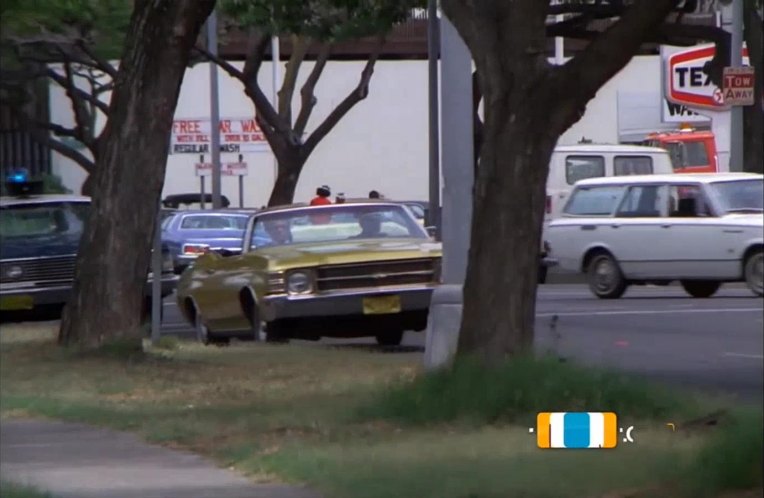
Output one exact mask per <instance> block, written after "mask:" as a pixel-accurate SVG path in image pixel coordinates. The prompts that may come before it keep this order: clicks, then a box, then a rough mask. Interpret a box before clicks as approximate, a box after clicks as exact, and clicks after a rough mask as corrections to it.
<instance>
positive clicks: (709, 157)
mask: <svg viewBox="0 0 764 498" xmlns="http://www.w3.org/2000/svg"><path fill="white" fill-rule="evenodd" d="M642 145H648V146H651V147H661V148H663V149H666V150H667V151H668V152H669V154H670V155H671V162H672V164H673V166H674V172H676V173H718V172H719V156H718V154H717V152H716V138H715V137H714V134H713V133H712V132H711V131H703V130H695V129H693V128H690V127H687V126H682V127H680V129H679V130H675V131H661V132H655V133H650V134H649V135H648V136H647V138H646V139H645V140H644V141H643V142H642Z"/></svg>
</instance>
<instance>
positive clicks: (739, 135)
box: [730, 0, 743, 171]
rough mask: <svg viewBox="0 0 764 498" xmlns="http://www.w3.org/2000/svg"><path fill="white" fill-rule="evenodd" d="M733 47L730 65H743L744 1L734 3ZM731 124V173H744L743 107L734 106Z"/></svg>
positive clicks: (737, 0) (734, 0)
mask: <svg viewBox="0 0 764 498" xmlns="http://www.w3.org/2000/svg"><path fill="white" fill-rule="evenodd" d="M731 41H732V46H731V47H730V49H731V50H732V53H731V54H730V65H731V66H732V67H741V66H742V65H743V0H733V2H732V40H731ZM730 118H731V123H730V171H743V107H742V106H733V107H732V110H731V115H730Z"/></svg>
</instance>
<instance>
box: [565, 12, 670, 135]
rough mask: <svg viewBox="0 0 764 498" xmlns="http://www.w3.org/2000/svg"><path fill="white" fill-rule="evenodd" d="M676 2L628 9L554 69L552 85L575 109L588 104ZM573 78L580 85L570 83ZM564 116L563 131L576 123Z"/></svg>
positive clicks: (660, 22) (655, 29)
mask: <svg viewBox="0 0 764 498" xmlns="http://www.w3.org/2000/svg"><path fill="white" fill-rule="evenodd" d="M676 3H677V0H650V1H649V2H648V1H645V0H642V1H640V2H636V3H634V4H633V5H632V6H631V7H629V8H628V9H626V10H625V11H624V14H623V15H622V16H621V18H620V19H619V20H618V21H617V22H615V23H614V24H613V25H612V26H610V27H609V28H608V29H607V30H606V31H605V32H604V33H602V34H600V35H599V36H598V37H597V38H596V39H594V40H593V41H592V42H591V43H590V44H589V45H588V46H587V47H586V48H585V49H584V50H583V51H582V52H581V53H579V54H578V55H577V56H575V57H574V58H573V59H572V60H571V61H569V62H568V63H567V64H565V65H563V66H555V67H553V68H552V73H551V76H552V78H553V79H554V83H553V84H554V85H555V86H556V87H557V90H558V91H559V94H560V95H565V94H567V95H568V96H569V97H568V103H569V104H571V105H573V106H574V107H576V108H579V109H580V107H582V106H585V105H586V103H587V102H589V100H591V99H592V98H593V97H594V96H595V94H596V93H597V90H599V88H601V87H602V85H604V84H605V83H606V82H607V81H608V80H609V79H610V78H612V77H613V76H615V75H616V74H617V73H618V71H620V70H621V69H623V67H624V66H626V64H627V63H628V62H629V61H630V60H631V58H632V56H633V55H634V54H635V53H636V52H637V51H638V50H639V47H640V46H641V45H642V43H643V41H644V40H645V38H651V37H654V36H655V34H656V32H657V31H658V27H659V26H660V25H661V24H662V23H663V21H664V20H665V19H666V17H667V16H668V14H669V13H670V12H671V11H672V9H673V8H674V6H675V4H676ZM571 81H576V82H577V84H576V85H572V86H571V85H570V82H571ZM563 90H564V91H563ZM562 119H563V122H562V123H557V124H558V126H559V127H560V128H561V129H562V131H564V130H565V129H567V128H568V127H569V126H570V125H571V124H572V122H574V121H572V122H571V121H570V120H571V119H574V118H573V117H572V116H565V117H563V118H562Z"/></svg>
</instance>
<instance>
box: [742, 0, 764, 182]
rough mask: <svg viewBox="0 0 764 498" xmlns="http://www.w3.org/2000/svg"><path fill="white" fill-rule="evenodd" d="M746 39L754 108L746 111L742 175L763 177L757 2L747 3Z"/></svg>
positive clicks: (763, 99) (763, 84)
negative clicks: (751, 73) (750, 67)
mask: <svg viewBox="0 0 764 498" xmlns="http://www.w3.org/2000/svg"><path fill="white" fill-rule="evenodd" d="M744 5H745V14H744V32H743V34H744V37H745V43H746V45H747V46H748V58H749V59H750V61H751V64H752V65H753V67H754V69H755V71H756V82H755V87H754V92H753V96H754V104H753V105H751V106H746V107H744V108H743V171H747V172H750V173H764V60H763V59H764V53H763V52H764V50H763V49H762V43H764V41H763V40H764V36H763V33H762V26H761V24H762V19H761V17H759V14H758V12H757V11H756V2H755V1H754V0H745V4H744Z"/></svg>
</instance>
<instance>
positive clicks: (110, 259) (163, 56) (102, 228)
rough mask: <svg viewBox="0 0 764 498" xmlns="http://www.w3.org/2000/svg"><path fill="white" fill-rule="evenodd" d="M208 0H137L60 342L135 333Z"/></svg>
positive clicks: (90, 342) (94, 342)
mask: <svg viewBox="0 0 764 498" xmlns="http://www.w3.org/2000/svg"><path fill="white" fill-rule="evenodd" d="M214 4H215V2H214V1H213V0H137V1H136V2H135V6H134V10H133V15H132V18H131V20H130V29H129V31H128V35H127V38H126V41H125V50H124V53H123V56H122V58H121V60H122V63H121V64H120V65H119V73H118V75H117V78H116V81H115V88H114V93H113V94H112V98H111V103H110V108H109V109H110V110H109V121H108V123H107V125H106V128H105V130H104V132H103V135H102V136H103V144H102V149H101V151H102V155H101V157H100V161H99V165H98V174H97V175H96V178H95V185H94V189H93V198H92V213H91V217H90V220H89V222H88V224H87V226H86V228H85V233H84V235H83V238H82V245H81V248H80V252H79V254H78V257H77V270H76V275H75V282H74V288H73V291H72V296H71V298H70V301H69V304H68V306H67V310H66V312H65V313H64V317H63V320H62V323H61V330H60V332H59V342H60V343H61V344H62V345H77V346H80V347H83V348H86V349H90V348H96V347H99V346H100V345H102V344H103V343H105V342H109V341H112V340H115V339H120V340H121V339H124V340H128V341H133V340H135V342H136V343H139V341H140V339H141V330H140V316H141V305H142V298H143V293H144V285H145V284H146V276H147V273H148V270H149V261H150V253H151V242H152V235H153V233H154V225H155V223H156V220H157V206H158V205H159V198H160V194H161V191H162V185H163V183H164V177H165V165H166V161H167V149H168V146H169V139H170V129H171V126H172V119H173V115H174V112H175V106H176V103H177V99H178V94H179V92H180V85H181V82H182V81H183V76H184V74H185V71H186V65H187V62H188V57H189V53H190V50H191V48H192V46H193V45H194V43H195V42H196V39H197V37H198V34H199V30H200V29H201V26H202V25H203V23H204V21H205V19H206V18H207V16H208V15H209V13H210V12H211V11H212V8H213V7H214Z"/></svg>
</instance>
